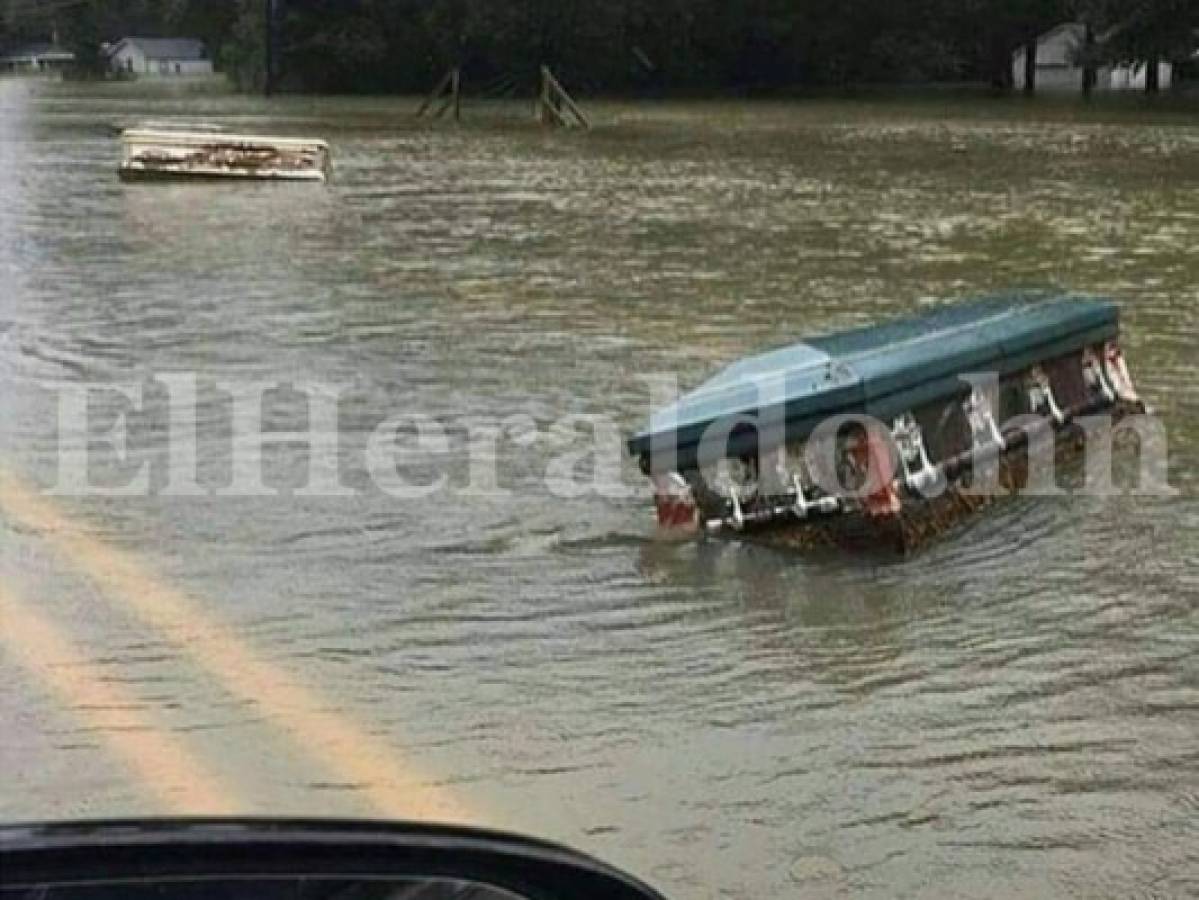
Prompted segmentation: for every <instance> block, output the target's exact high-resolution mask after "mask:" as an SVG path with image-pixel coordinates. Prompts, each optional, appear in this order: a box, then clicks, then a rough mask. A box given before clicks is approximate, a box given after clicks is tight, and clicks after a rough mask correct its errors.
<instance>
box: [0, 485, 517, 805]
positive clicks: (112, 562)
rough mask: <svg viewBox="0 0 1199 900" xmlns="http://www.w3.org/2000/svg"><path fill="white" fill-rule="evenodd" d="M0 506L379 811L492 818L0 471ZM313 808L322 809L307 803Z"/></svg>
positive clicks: (126, 555) (127, 557)
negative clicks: (466, 802) (406, 762)
mask: <svg viewBox="0 0 1199 900" xmlns="http://www.w3.org/2000/svg"><path fill="white" fill-rule="evenodd" d="M0 512H3V513H4V515H5V516H6V517H7V518H9V519H10V520H11V521H13V522H15V523H20V524H21V525H23V526H24V527H26V528H30V529H33V530H36V531H38V532H40V533H41V536H42V537H43V539H45V540H46V541H48V542H49V543H50V544H51V545H52V546H54V547H55V548H56V550H58V551H59V552H60V553H61V554H62V555H63V556H64V557H66V558H67V559H69V560H70V561H71V563H72V564H73V565H75V566H76V567H77V568H78V569H79V570H80V571H81V572H83V573H84V574H86V575H87V576H88V577H89V578H90V579H91V580H92V581H93V582H94V583H95V584H96V585H97V586H98V587H99V588H100V590H101V591H102V592H103V593H104V595H105V596H106V597H108V598H109V600H110V601H112V602H113V603H114V604H119V605H121V606H124V607H125V608H127V609H128V610H129V611H130V612H132V613H133V614H134V615H135V616H137V617H138V618H139V619H140V620H141V621H142V622H144V623H145V624H146V625H148V626H150V627H152V628H154V629H155V630H156V631H158V632H159V633H160V634H162V636H164V637H165V638H167V639H168V640H170V641H172V642H173V643H175V644H176V645H177V646H178V647H179V649H180V650H181V651H183V652H186V653H187V654H188V655H190V656H191V657H192V658H193V659H194V660H195V661H196V663H197V664H199V665H200V666H201V667H202V668H203V669H204V670H206V671H207V672H208V674H209V675H210V676H212V677H213V678H214V680H216V681H217V682H219V683H220V684H221V685H222V686H223V687H224V688H225V690H227V691H228V692H229V693H230V694H232V695H234V696H237V697H240V698H242V699H244V700H246V701H248V702H250V703H252V704H255V705H256V706H257V707H258V708H259V709H261V710H262V711H263V712H264V713H266V715H267V717H268V718H269V719H270V720H271V721H272V722H273V723H274V724H276V725H277V726H279V727H280V728H282V729H283V730H284V731H285V732H286V734H287V735H288V736H289V737H290V738H291V739H292V742H293V744H294V746H295V747H296V748H297V749H298V750H299V751H301V752H302V753H303V754H305V755H307V756H308V757H309V759H311V760H312V761H313V762H315V763H317V764H319V765H320V766H321V767H322V768H323V769H324V771H325V772H327V773H331V774H332V775H334V776H335V778H336V780H339V781H345V782H349V783H350V784H353V785H355V786H356V787H357V789H358V791H359V792H360V795H361V796H362V797H363V798H364V799H365V800H366V801H367V802H368V803H369V804H370V806H371V807H372V808H373V809H374V810H375V812H377V813H378V814H379V815H381V816H385V817H388V818H402V819H411V820H424V821H436V822H447V823H459V824H493V823H489V822H488V821H487V817H484V816H483V815H481V813H480V812H479V811H478V810H476V809H472V808H468V807H467V806H465V805H462V804H460V803H459V801H458V799H457V798H456V797H454V796H452V795H451V794H450V793H449V792H448V791H447V790H445V789H444V788H443V787H441V786H439V785H437V784H436V783H435V781H434V779H433V778H432V777H430V776H428V775H426V774H424V773H422V772H419V771H416V770H414V769H413V768H412V767H410V766H408V765H406V764H405V762H404V760H402V759H401V758H400V757H399V755H398V754H397V752H396V750H395V749H394V748H393V747H391V746H390V745H389V744H388V743H387V742H386V741H385V740H382V739H380V738H379V737H377V736H375V735H373V734H371V733H370V732H368V731H367V730H365V729H364V728H363V727H361V726H360V725H359V724H358V723H357V722H355V721H353V720H352V719H351V718H350V717H349V716H348V715H346V714H345V713H343V712H340V711H337V710H336V707H335V706H334V704H333V703H332V702H331V701H329V700H328V699H326V698H324V697H322V696H321V695H320V694H319V693H318V692H317V691H316V690H315V689H313V688H312V687H310V686H305V685H302V684H300V683H298V681H297V680H296V678H295V676H294V675H293V674H292V673H290V672H287V671H285V670H283V669H282V668H280V667H279V666H276V665H274V664H272V663H270V662H266V661H263V660H262V659H260V658H259V657H258V656H257V655H256V653H255V651H254V650H253V649H252V648H251V647H250V646H249V645H248V644H247V643H246V642H245V641H244V640H243V639H242V638H240V637H239V636H238V635H237V634H236V633H235V632H234V631H233V630H232V629H231V628H229V627H228V626H227V625H225V624H223V623H221V622H219V621H218V620H217V619H215V618H214V617H212V616H211V615H210V614H209V613H207V612H205V611H203V610H202V609H201V608H200V607H199V605H198V604H197V603H196V602H195V601H194V600H193V599H192V598H190V597H188V596H187V595H185V594H184V593H183V592H181V591H179V590H178V589H176V588H174V587H172V586H170V585H169V584H167V583H166V582H165V581H163V580H162V579H161V578H159V577H158V576H156V575H155V574H153V573H152V572H150V571H149V570H148V569H147V568H146V567H145V566H144V565H142V564H140V563H139V562H138V561H137V560H136V559H135V558H134V557H133V556H132V555H131V554H129V553H126V552H124V551H122V550H119V549H117V548H115V547H111V546H109V545H107V544H105V543H104V542H103V541H101V540H99V539H98V538H96V537H95V536H93V535H92V534H90V533H89V532H88V530H87V529H86V528H85V527H83V526H82V525H81V524H79V523H77V522H74V521H71V520H69V519H68V518H67V517H66V515H64V513H62V512H61V511H59V510H58V509H57V508H56V507H55V505H54V504H53V503H51V502H50V501H49V500H48V499H46V498H45V497H43V496H40V495H39V494H37V493H36V492H35V491H33V490H32V489H31V488H29V487H27V486H26V485H24V484H23V483H22V482H21V481H20V480H18V479H17V478H16V477H14V476H13V475H11V474H8V473H5V472H3V471H0ZM316 812H318V813H319V812H322V810H316Z"/></svg>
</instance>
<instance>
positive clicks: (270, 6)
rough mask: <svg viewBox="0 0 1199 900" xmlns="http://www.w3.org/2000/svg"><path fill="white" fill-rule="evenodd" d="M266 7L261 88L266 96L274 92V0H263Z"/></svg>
mask: <svg viewBox="0 0 1199 900" xmlns="http://www.w3.org/2000/svg"><path fill="white" fill-rule="evenodd" d="M263 3H264V5H265V7H266V70H265V73H264V77H263V83H262V90H263V93H264V94H266V96H268V97H269V96H271V95H272V94H273V93H275V0H263Z"/></svg>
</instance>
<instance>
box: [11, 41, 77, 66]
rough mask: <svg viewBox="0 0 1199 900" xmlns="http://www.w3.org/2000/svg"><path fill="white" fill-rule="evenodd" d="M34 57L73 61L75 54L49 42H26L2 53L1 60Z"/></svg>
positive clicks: (20, 59) (19, 59)
mask: <svg viewBox="0 0 1199 900" xmlns="http://www.w3.org/2000/svg"><path fill="white" fill-rule="evenodd" d="M32 59H50V60H57V61H59V62H72V61H73V60H74V59H75V54H74V53H72V52H71V51H70V50H67V49H64V48H63V47H57V46H55V45H54V44H51V43H48V42H42V43H36V44H25V45H23V46H20V47H13V48H12V49H11V50H7V51H5V52H4V53H0V62H18V61H23V60H32Z"/></svg>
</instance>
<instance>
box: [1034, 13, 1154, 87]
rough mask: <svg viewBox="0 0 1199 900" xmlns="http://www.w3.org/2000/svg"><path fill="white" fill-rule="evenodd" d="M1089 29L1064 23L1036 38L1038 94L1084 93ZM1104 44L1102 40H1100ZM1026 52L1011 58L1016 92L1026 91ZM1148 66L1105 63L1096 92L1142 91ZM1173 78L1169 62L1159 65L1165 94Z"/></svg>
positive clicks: (1099, 70) (1097, 72)
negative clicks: (1082, 59)
mask: <svg viewBox="0 0 1199 900" xmlns="http://www.w3.org/2000/svg"><path fill="white" fill-rule="evenodd" d="M1086 35H1087V32H1086V26H1085V25H1083V24H1082V23H1081V22H1064V23H1062V24H1061V25H1058V26H1057V27H1056V28H1052V29H1050V30H1049V31H1047V32H1045V33H1044V34H1043V35H1041V36H1040V37H1039V38H1037V67H1036V89H1037V90H1038V91H1047V92H1052V91H1059V92H1060V91H1072V92H1077V91H1081V90H1082V77H1083V67H1082V64H1081V62H1080V61H1079V60H1080V57H1081V54H1082V51H1083V49H1084V47H1085V46H1086ZM1099 43H1102V39H1100V40H1099ZM1024 63H1025V48H1024V47H1021V48H1020V49H1019V50H1017V51H1016V52H1015V53H1013V54H1012V83H1013V84H1014V85H1015V86H1016V88H1017V90H1023V89H1024ZM1147 69H1148V64H1147V63H1146V62H1144V61H1140V62H1132V63H1119V64H1108V63H1105V64H1103V65H1101V66H1098V67H1097V68H1096V69H1095V85H1094V87H1095V90H1096V91H1143V90H1145V74H1146V70H1147ZM1173 78H1174V66H1173V64H1171V63H1168V62H1162V63H1159V64H1158V85H1159V87H1161V89H1162V90H1167V89H1168V88H1169V87H1170V84H1171V82H1172V81H1173Z"/></svg>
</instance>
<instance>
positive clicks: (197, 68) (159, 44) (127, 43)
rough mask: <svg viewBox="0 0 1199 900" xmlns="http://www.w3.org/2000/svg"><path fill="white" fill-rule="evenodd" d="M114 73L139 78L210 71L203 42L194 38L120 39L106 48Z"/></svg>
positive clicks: (210, 62) (210, 67)
mask: <svg viewBox="0 0 1199 900" xmlns="http://www.w3.org/2000/svg"><path fill="white" fill-rule="evenodd" d="M104 52H105V54H106V55H107V57H108V64H109V67H110V68H111V69H112V70H113V71H114V72H119V73H123V74H128V75H134V76H137V77H139V78H186V77H188V76H196V75H211V74H212V73H213V67H212V59H210V58H209V56H208V48H207V47H205V46H204V42H203V41H198V40H195V39H194V38H143V37H127V38H121V40H119V41H117V42H116V43H115V44H110V45H109V46H108V47H106V48H105V51H104Z"/></svg>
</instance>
